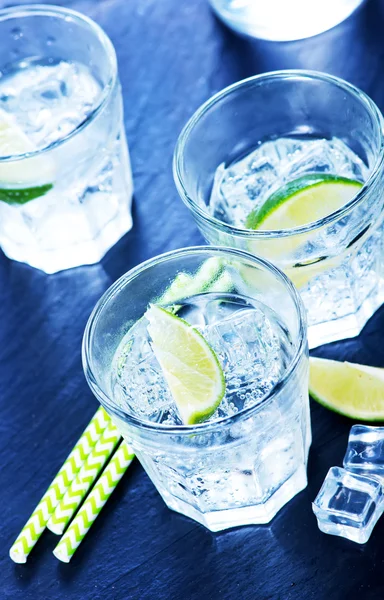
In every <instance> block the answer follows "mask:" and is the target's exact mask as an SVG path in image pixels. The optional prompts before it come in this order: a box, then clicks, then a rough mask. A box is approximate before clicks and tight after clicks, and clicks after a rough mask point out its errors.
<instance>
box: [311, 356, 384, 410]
mask: <svg viewBox="0 0 384 600" xmlns="http://www.w3.org/2000/svg"><path fill="white" fill-rule="evenodd" d="M309 362H310V375H309V393H310V394H311V396H312V398H313V399H314V400H316V401H317V402H319V403H320V404H322V405H323V406H325V407H326V408H329V409H331V410H333V411H335V412H338V413H340V414H342V415H345V416H346V417H350V418H351V419H362V420H364V421H383V420H384V369H379V368H377V367H368V366H366V365H359V364H355V363H349V362H339V361H336V360H328V359H325V358H313V357H311V358H310V359H309Z"/></svg>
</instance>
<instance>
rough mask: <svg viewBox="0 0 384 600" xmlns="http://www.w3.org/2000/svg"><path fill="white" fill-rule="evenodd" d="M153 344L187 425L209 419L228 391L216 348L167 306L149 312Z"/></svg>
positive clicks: (149, 326) (149, 328)
mask: <svg viewBox="0 0 384 600" xmlns="http://www.w3.org/2000/svg"><path fill="white" fill-rule="evenodd" d="M145 317H146V318H147V319H148V321H149V325H148V332H149V334H150V336H151V338H152V348H153V351H154V353H155V356H156V358H157V360H158V361H159V363H160V366H161V368H162V371H163V373H164V377H165V379H166V381H167V383H168V385H169V388H170V390H171V393H172V396H173V399H174V401H175V403H176V406H177V408H178V411H179V413H180V416H181V418H182V420H183V423H184V424H185V425H193V424H195V423H200V422H201V421H205V420H206V419H208V418H209V417H210V416H211V415H212V414H213V413H214V412H215V410H216V408H217V407H218V406H219V404H220V402H221V400H222V399H223V397H224V394H225V378H224V373H223V370H222V368H221V365H220V363H219V361H218V359H217V356H216V354H215V352H214V351H213V350H212V348H211V347H210V345H209V344H208V343H207V342H206V340H205V339H204V338H203V336H202V335H201V333H199V332H198V331H197V330H196V329H195V328H194V327H192V326H191V325H189V323H187V322H186V321H184V320H183V319H180V318H179V317H177V316H176V315H174V314H172V313H170V312H168V311H167V310H165V309H164V308H161V307H159V306H155V305H152V306H150V308H149V309H148V310H147V312H146V313H145Z"/></svg>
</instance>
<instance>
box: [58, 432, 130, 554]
mask: <svg viewBox="0 0 384 600" xmlns="http://www.w3.org/2000/svg"><path fill="white" fill-rule="evenodd" d="M134 457H135V455H134V454H133V452H132V450H131V448H130V447H129V446H128V444H127V443H126V442H122V443H121V445H120V447H119V448H118V450H116V452H115V454H114V456H113V458H112V459H111V462H110V463H109V464H108V465H107V466H106V468H105V469H104V471H103V474H102V475H101V477H100V479H99V481H98V482H97V484H96V485H95V487H94V488H93V490H92V492H91V493H90V494H89V496H88V497H87V499H86V500H85V502H84V504H83V506H82V508H81V509H80V511H79V512H78V514H77V515H76V517H75V518H74V520H73V521H72V523H71V524H70V526H69V527H68V529H67V531H66V532H65V534H64V535H63V537H62V538H61V540H60V542H59V543H58V544H57V546H56V548H55V549H54V551H53V554H54V555H55V556H56V558H58V559H59V560H61V561H62V562H66V563H69V561H70V560H71V558H72V556H73V555H74V553H75V552H76V549H77V548H78V547H79V546H80V544H81V542H82V541H83V539H84V537H85V536H86V534H87V533H88V531H89V530H90V528H91V527H92V524H93V523H94V521H95V520H96V518H97V516H98V514H99V513H100V511H101V510H102V508H103V506H104V505H105V503H106V502H107V500H108V498H109V497H110V495H111V494H112V492H113V490H114V489H115V488H116V486H117V484H118V483H119V481H120V479H121V478H122V476H123V475H124V473H125V472H126V470H127V468H128V467H129V465H130V464H131V462H132V460H133V459H134Z"/></svg>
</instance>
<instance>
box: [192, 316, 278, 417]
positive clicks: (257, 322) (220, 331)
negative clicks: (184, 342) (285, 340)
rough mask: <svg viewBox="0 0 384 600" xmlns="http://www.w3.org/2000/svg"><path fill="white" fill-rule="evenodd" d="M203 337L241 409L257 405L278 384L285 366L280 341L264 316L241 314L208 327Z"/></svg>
mask: <svg viewBox="0 0 384 600" xmlns="http://www.w3.org/2000/svg"><path fill="white" fill-rule="evenodd" d="M203 333H204V337H205V339H206V340H207V342H208V343H209V344H210V345H211V346H212V348H213V349H214V350H215V352H216V354H217V356H218V358H219V360H220V363H221V365H222V367H223V370H224V375H225V380H226V385H227V396H228V398H229V399H230V398H231V396H232V395H235V396H236V398H237V399H238V400H240V404H241V408H242V407H243V405H244V404H247V403H248V404H249V403H251V404H252V403H255V401H256V400H257V399H259V398H261V397H262V396H264V394H265V393H266V392H267V391H269V389H271V388H272V386H273V385H274V384H275V383H276V381H277V379H278V377H279V376H280V374H281V370H282V369H283V368H284V364H283V361H282V360H281V352H280V344H279V340H278V337H277V335H276V333H275V331H274V329H273V327H272V325H271V322H270V321H269V319H268V317H267V316H266V314H265V312H263V311H261V310H260V309H258V308H250V309H241V310H238V311H236V312H235V313H232V315H231V316H230V317H228V318H226V319H223V320H222V321H218V322H216V323H214V324H212V325H208V326H207V327H205V328H204V331H203ZM242 396H243V397H242Z"/></svg>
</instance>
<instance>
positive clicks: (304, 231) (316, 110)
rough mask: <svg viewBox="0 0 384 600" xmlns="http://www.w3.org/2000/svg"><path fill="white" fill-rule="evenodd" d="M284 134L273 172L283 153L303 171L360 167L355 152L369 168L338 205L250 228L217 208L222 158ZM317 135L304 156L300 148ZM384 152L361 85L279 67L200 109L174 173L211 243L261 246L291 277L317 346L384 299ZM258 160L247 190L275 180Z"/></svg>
mask: <svg viewBox="0 0 384 600" xmlns="http://www.w3.org/2000/svg"><path fill="white" fill-rule="evenodd" d="M287 140H288V141H289V143H288V141H287ZM277 141H278V142H279V144H280V145H281V144H283V146H284V148H283V150H284V153H285V157H283V158H282V157H277V158H276V156H277V155H276V153H275V156H269V155H268V152H267V151H265V157H264V159H263V160H264V163H263V164H262V165H261V167H262V168H264V167H265V171H266V177H270V176H271V173H273V172H274V169H278V167H279V163H280V162H281V161H285V163H286V165H287V166H290V165H291V166H292V167H293V166H295V168H298V167H301V171H300V173H303V172H304V173H307V172H309V173H311V172H312V170H313V168H312V167H313V165H314V164H315V165H316V170H318V171H320V172H324V171H325V172H327V171H328V172H331V173H333V174H334V175H337V176H338V175H343V173H345V168H346V167H348V169H352V172H354V171H353V169H355V167H356V165H355V164H354V163H350V156H353V157H354V159H355V160H356V161H359V164H360V167H361V169H363V170H364V172H366V176H365V181H364V185H363V186H362V187H361V188H360V189H358V190H357V193H356V194H355V195H354V196H353V198H352V199H351V200H349V201H348V202H347V203H346V204H345V205H344V206H342V207H341V208H338V209H337V210H335V211H334V212H332V213H331V214H328V215H327V216H325V217H324V218H321V219H319V220H317V221H315V222H312V223H309V224H307V225H301V226H298V227H293V228H290V229H275V230H265V231H261V230H259V231H258V230H250V229H246V228H245V226H244V227H237V226H234V225H233V224H231V223H229V222H225V221H224V220H222V219H219V218H218V217H217V216H215V215H214V214H212V212H211V210H210V201H211V196H212V190H213V189H214V188H215V179H216V177H217V173H218V167H220V168H225V169H226V168H228V167H231V168H232V167H233V165H235V163H236V162H237V161H238V160H239V159H241V158H242V157H244V156H246V155H247V154H248V153H250V152H251V151H253V150H255V148H258V147H259V146H260V145H262V144H263V143H264V142H271V144H270V146H273V147H276V146H274V144H275V143H276V142H277ZM315 141H317V143H318V149H317V150H316V148H317V146H316V148H315V150H314V146H313V142H315ZM309 142H311V144H312V145H311V146H310V148H311V150H310V152H308V154H307V155H306V158H305V160H304V158H303V164H298V160H297V153H299V154H300V152H301V151H302V150H300V148H303V147H304V146H305V147H307V146H306V145H307V144H309ZM289 144H290V145H291V146H293V149H289V147H288V146H289ZM285 145H286V147H285ZM331 146H332V152H331V151H330V148H331ZM266 147H267V146H266ZM268 147H269V146H268ZM308 147H309V146H308ZM287 148H288V149H287ZM339 148H343V149H344V150H343V151H345V152H346V155H345V156H344V155H343V151H339ZM331 154H332V156H331ZM383 156H384V155H383V118H382V115H381V113H380V111H379V109H378V108H377V106H376V105H375V104H374V102H373V101H372V100H371V99H370V98H369V97H368V96H367V95H366V94H364V93H363V92H362V91H361V90H359V89H357V88H356V87H354V86H352V85H350V84H349V83H347V82H345V81H343V80H342V79H339V78H337V77H332V76H330V75H326V74H322V73H317V72H307V71H276V72H273V73H266V74H263V75H257V76H255V77H251V78H249V79H245V80H244V81H240V82H238V83H235V84H233V85H231V86H229V87H228V88H226V89H224V90H222V91H221V92H219V93H218V94H216V95H215V96H213V97H212V98H211V99H210V100H208V101H207V102H206V103H205V104H203V105H202V106H201V107H200V108H199V109H198V110H197V112H196V113H195V114H194V115H193V116H192V118H191V119H190V120H189V122H188V123H187V125H186V126H185V127H184V129H183V131H182V133H181V135H180V137H179V140H178V143H177V146H176V150H175V156H174V178H175V183H176V186H177V188H178V191H179V193H180V196H181V198H182V200H183V201H184V203H185V204H186V206H187V207H188V208H189V209H190V210H191V212H192V214H193V216H194V218H195V221H196V223H197V225H198V227H199V229H200V230H201V232H202V234H203V235H204V237H205V238H206V240H207V241H208V242H210V243H212V244H215V245H217V244H219V245H224V246H232V247H236V248H240V249H243V250H247V251H249V252H252V253H255V254H257V255H261V256H263V257H265V258H267V259H269V260H270V261H271V262H273V263H274V264H276V265H277V266H278V267H280V268H281V269H282V270H283V271H285V273H286V274H287V275H288V276H289V277H290V278H291V279H292V281H293V282H294V284H295V285H296V287H297V288H298V289H299V290H300V292H301V296H302V298H303V300H304V304H305V306H306V309H307V312H308V326H309V329H308V336H309V346H310V347H315V346H318V345H319V344H323V343H326V342H331V341H334V340H338V339H342V338H347V337H352V336H355V335H357V334H358V333H359V332H360V330H361V329H362V327H363V326H364V325H365V323H366V322H367V320H368V319H369V318H370V317H371V315H372V314H373V313H374V312H375V310H376V309H377V308H378V307H379V306H380V305H381V304H382V302H383V300H384V254H383V214H384V210H383V207H384V203H383V200H384V194H383V173H384V169H383ZM305 161H307V163H306V162H305ZM299 163H300V161H299ZM360 167H359V168H360ZM252 169H254V170H255V172H254V173H253V172H251V173H250V176H252V177H254V178H253V179H252V186H251V188H250V191H249V194H254V193H255V191H256V192H258V191H259V190H260V189H262V188H263V186H265V185H267V180H266V179H265V178H264V174H263V172H262V169H260V170H258V166H257V165H256V166H255V165H250V166H249V170H250V171H252ZM334 171H335V172H334ZM236 176H237V175H234V178H233V179H234V180H235V179H236ZM272 176H273V177H274V175H272ZM352 178H354V177H352ZM275 183H277V184H278V183H279V181H278V179H276V181H275ZM282 184H283V182H282V181H281V182H280V185H282ZM247 193H248V192H247Z"/></svg>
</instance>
